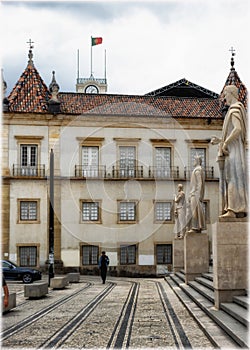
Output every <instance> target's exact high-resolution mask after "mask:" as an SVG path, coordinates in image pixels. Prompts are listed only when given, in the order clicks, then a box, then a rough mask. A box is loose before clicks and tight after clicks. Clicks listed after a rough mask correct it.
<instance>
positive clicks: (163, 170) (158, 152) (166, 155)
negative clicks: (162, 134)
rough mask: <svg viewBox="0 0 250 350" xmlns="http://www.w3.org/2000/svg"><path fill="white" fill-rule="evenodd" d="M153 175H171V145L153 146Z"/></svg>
mask: <svg viewBox="0 0 250 350" xmlns="http://www.w3.org/2000/svg"><path fill="white" fill-rule="evenodd" d="M154 163H155V176H156V177H170V176H171V147H155V161H154Z"/></svg>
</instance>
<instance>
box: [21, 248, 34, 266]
mask: <svg viewBox="0 0 250 350" xmlns="http://www.w3.org/2000/svg"><path fill="white" fill-rule="evenodd" d="M19 257H20V266H30V267H35V266H37V247H19Z"/></svg>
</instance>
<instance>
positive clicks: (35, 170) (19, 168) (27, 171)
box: [12, 164, 45, 177]
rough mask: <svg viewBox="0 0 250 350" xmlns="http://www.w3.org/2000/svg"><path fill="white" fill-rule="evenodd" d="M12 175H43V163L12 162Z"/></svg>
mask: <svg viewBox="0 0 250 350" xmlns="http://www.w3.org/2000/svg"><path fill="white" fill-rule="evenodd" d="M12 175H13V176H21V177H45V165H44V164H40V165H34V166H32V165H25V166H24V165H19V164H13V167H12Z"/></svg>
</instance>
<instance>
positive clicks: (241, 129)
mask: <svg viewBox="0 0 250 350" xmlns="http://www.w3.org/2000/svg"><path fill="white" fill-rule="evenodd" d="M223 97H224V99H225V101H226V104H227V105H228V106H229V109H228V111H227V114H226V116H225V119H224V123H223V128H222V137H221V139H219V138H217V137H212V139H211V143H212V144H219V150H218V159H219V158H220V159H223V169H222V171H223V172H222V174H223V175H222V176H221V181H222V186H221V189H222V191H223V193H222V203H223V208H222V215H221V216H220V217H237V216H238V217H243V216H246V213H247V202H248V201H247V193H248V190H247V169H246V150H245V143H246V133H247V127H246V111H245V108H244V106H243V104H242V103H241V102H239V101H238V88H237V87H236V86H235V85H228V86H226V87H225V88H224V91H223ZM218 159H217V160H218Z"/></svg>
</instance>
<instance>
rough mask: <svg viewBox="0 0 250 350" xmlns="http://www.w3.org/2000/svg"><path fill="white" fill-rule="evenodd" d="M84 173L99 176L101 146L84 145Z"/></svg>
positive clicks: (85, 175)
mask: <svg viewBox="0 0 250 350" xmlns="http://www.w3.org/2000/svg"><path fill="white" fill-rule="evenodd" d="M82 172H83V173H82V175H83V176H84V177H97V176H98V173H99V147H98V146H82Z"/></svg>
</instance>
